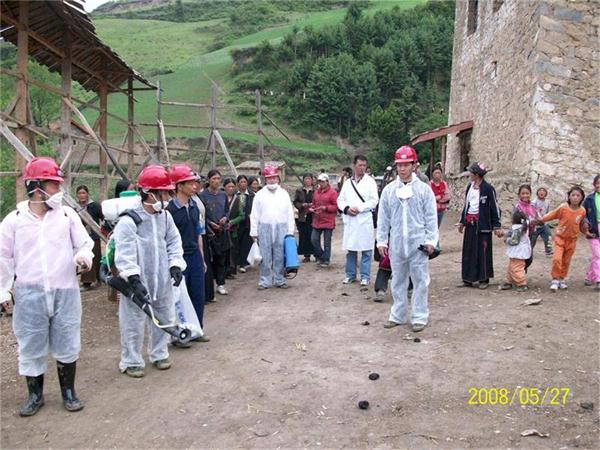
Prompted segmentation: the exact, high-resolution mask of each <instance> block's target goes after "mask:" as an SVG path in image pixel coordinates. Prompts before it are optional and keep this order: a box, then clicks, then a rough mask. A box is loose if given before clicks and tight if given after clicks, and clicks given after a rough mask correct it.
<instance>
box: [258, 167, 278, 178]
mask: <svg viewBox="0 0 600 450" xmlns="http://www.w3.org/2000/svg"><path fill="white" fill-rule="evenodd" d="M262 175H263V177H265V178H271V177H278V176H279V173H277V167H273V166H265V168H264V169H263V171H262Z"/></svg>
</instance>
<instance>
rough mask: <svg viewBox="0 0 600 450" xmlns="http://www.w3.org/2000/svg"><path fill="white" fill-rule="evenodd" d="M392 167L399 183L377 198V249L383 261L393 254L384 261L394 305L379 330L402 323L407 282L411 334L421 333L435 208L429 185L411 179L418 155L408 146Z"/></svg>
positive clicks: (425, 316)
mask: <svg viewBox="0 0 600 450" xmlns="http://www.w3.org/2000/svg"><path fill="white" fill-rule="evenodd" d="M395 162H396V169H397V172H398V178H397V179H396V180H395V181H393V182H392V183H390V184H388V185H387V186H386V187H385V188H384V190H383V192H382V193H381V199H380V200H379V214H378V217H377V249H378V251H379V253H380V255H381V256H382V257H384V256H386V255H387V254H388V247H390V248H391V249H392V250H391V252H390V253H389V256H390V262H391V266H392V297H393V299H394V303H393V305H392V310H391V312H390V316H389V321H388V322H387V323H386V324H385V325H384V326H385V327H386V328H393V327H395V326H398V325H401V324H404V323H406V322H407V319H408V317H407V316H408V305H407V300H408V299H407V295H408V283H409V281H408V280H409V277H410V278H411V279H412V282H413V293H412V299H411V300H412V315H411V318H410V321H411V323H412V329H413V331H421V330H422V329H423V328H425V326H426V325H427V319H428V317H429V309H428V307H427V297H428V289H429V255H431V254H432V253H433V252H434V249H435V245H436V244H437V241H438V227H437V206H436V202H435V196H434V195H433V191H432V190H431V188H430V187H429V185H428V184H426V183H424V182H422V181H421V180H419V178H418V177H417V175H415V173H414V169H415V164H416V163H417V152H415V150H414V149H413V148H411V147H409V146H403V147H400V148H399V149H398V150H396V153H395ZM388 239H389V241H388Z"/></svg>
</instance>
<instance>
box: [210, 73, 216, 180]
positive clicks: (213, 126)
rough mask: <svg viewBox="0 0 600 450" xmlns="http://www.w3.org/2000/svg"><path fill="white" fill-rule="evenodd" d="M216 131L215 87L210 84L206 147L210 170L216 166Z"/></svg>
mask: <svg viewBox="0 0 600 450" xmlns="http://www.w3.org/2000/svg"><path fill="white" fill-rule="evenodd" d="M216 129H217V85H216V83H215V82H214V81H213V82H212V90H211V96H210V135H209V137H208V146H209V149H210V151H211V160H210V163H211V167H210V168H211V169H214V168H215V166H216V165H217V153H216V147H215V130H216Z"/></svg>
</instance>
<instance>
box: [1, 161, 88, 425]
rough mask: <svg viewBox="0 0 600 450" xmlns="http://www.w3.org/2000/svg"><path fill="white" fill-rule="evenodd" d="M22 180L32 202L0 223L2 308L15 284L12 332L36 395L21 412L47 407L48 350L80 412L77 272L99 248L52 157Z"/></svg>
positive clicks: (66, 400) (33, 165)
mask: <svg viewBox="0 0 600 450" xmlns="http://www.w3.org/2000/svg"><path fill="white" fill-rule="evenodd" d="M23 180H24V181H25V188H26V190H27V195H28V197H29V200H27V201H23V202H20V203H19V204H17V209H16V211H13V212H11V213H10V214H9V215H8V216H7V217H6V218H5V219H4V220H3V221H2V223H1V224H0V303H2V304H4V303H5V302H7V301H9V300H10V292H9V291H10V289H11V288H12V287H13V284H14V297H15V306H14V315H13V330H14V333H15V336H16V338H17V345H18V354H19V374H20V375H23V376H25V378H26V380H27V389H28V391H29V397H28V399H27V401H26V402H25V403H24V404H23V405H22V406H21V408H20V409H19V415H21V416H33V415H34V414H35V413H37V412H38V411H39V409H40V408H41V407H42V406H43V405H44V396H43V390H44V374H45V373H46V371H47V370H48V362H47V359H48V353H49V352H52V355H53V356H54V358H55V359H56V365H57V368H58V381H59V383H60V388H61V393H62V397H63V405H64V407H65V408H66V409H67V410H68V411H79V410H80V409H82V408H83V406H84V404H83V402H82V401H81V400H79V399H78V398H77V396H76V394H75V369H76V364H77V359H79V351H80V349H81V342H80V328H81V297H80V293H79V285H78V281H77V271H76V268H77V267H79V268H80V269H83V270H89V269H90V268H91V267H92V259H93V257H94V254H93V253H92V248H93V247H94V243H93V241H92V239H91V238H90V237H89V235H88V233H87V232H86V230H85V228H84V226H83V224H82V223H81V220H80V219H79V216H78V215H77V213H76V212H75V211H74V210H73V209H71V208H69V207H68V206H63V205H62V196H63V193H62V191H61V190H60V183H62V182H63V181H64V180H63V178H62V174H61V171H60V168H59V167H58V165H57V164H56V162H55V161H54V160H53V159H51V158H45V157H37V158H33V159H32V160H31V161H29V162H28V163H27V165H26V166H25V169H24V171H23Z"/></svg>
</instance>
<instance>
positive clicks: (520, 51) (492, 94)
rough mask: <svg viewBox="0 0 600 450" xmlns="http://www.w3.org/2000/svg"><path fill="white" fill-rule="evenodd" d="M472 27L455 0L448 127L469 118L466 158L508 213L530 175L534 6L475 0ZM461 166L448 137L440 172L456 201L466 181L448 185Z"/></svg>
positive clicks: (464, 5) (463, 4) (464, 6)
mask: <svg viewBox="0 0 600 450" xmlns="http://www.w3.org/2000/svg"><path fill="white" fill-rule="evenodd" d="M478 3H479V13H478V26H477V29H476V31H475V32H474V33H472V34H469V33H468V30H467V10H468V2H467V1H457V2H456V16H455V17H456V18H455V31H454V53H453V63H452V88H451V95H450V109H449V120H448V123H449V124H453V123H458V122H462V121H465V120H473V121H474V126H473V131H472V136H471V153H470V155H469V156H470V158H469V159H470V161H471V162H473V161H480V162H483V163H485V164H486V165H488V166H489V167H491V169H492V170H491V172H490V173H489V175H488V179H489V181H490V182H491V183H492V184H493V185H494V186H495V187H496V190H497V191H498V196H499V199H500V201H501V205H502V206H503V209H504V210H507V208H508V209H510V205H511V204H513V203H514V200H515V198H516V190H517V188H518V186H519V185H520V184H521V183H522V182H525V181H527V180H528V178H529V173H530V171H531V164H532V155H531V151H530V149H531V129H530V126H529V124H530V123H531V121H532V110H531V103H532V100H533V94H534V92H535V90H534V86H535V84H536V82H537V80H536V75H535V70H534V68H535V42H536V34H537V33H538V30H539V27H538V23H539V20H538V19H537V16H538V14H539V13H538V7H539V2H538V1H533V0H531V1H527V0H505V1H504V2H503V4H502V6H501V7H500V8H499V9H498V10H497V11H494V10H493V3H494V2H493V0H479V2H478ZM463 169H464V168H463V167H460V149H459V145H458V138H457V137H456V136H448V147H447V164H446V172H447V176H448V178H449V179H450V181H451V184H456V185H457V187H459V186H460V190H459V191H458V192H453V193H454V195H455V198H456V199H457V200H458V198H461V201H462V193H463V192H464V184H465V182H466V178H465V177H460V178H459V179H457V180H456V181H457V182H456V183H454V182H453V181H452V179H453V178H455V177H456V176H458V175H459V174H460V172H462V171H463Z"/></svg>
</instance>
